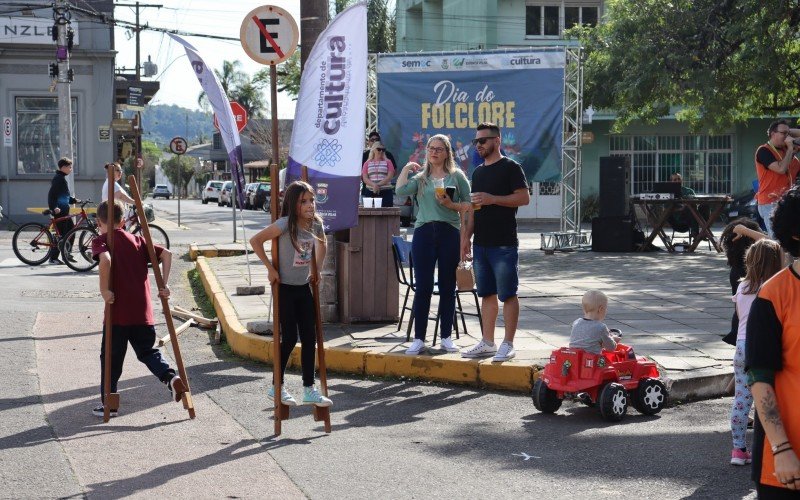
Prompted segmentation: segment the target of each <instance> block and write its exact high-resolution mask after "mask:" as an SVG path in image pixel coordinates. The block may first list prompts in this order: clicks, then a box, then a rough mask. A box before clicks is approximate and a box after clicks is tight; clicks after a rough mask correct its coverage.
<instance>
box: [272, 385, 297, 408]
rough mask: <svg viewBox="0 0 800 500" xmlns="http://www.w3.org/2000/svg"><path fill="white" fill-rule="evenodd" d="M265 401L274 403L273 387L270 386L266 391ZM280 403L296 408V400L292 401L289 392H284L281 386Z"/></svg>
mask: <svg viewBox="0 0 800 500" xmlns="http://www.w3.org/2000/svg"><path fill="white" fill-rule="evenodd" d="M267 399H269V400H270V401H272V402H275V386H274V385H270V386H269V390H268V391H267ZM281 403H283V404H285V405H286V406H297V400H296V399H294V396H292V395H291V394H290V393H289V391H287V390H286V387H283V386H281Z"/></svg>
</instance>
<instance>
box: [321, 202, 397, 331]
mask: <svg viewBox="0 0 800 500" xmlns="http://www.w3.org/2000/svg"><path fill="white" fill-rule="evenodd" d="M399 234H400V209H399V208H394V207H392V208H362V207H359V209H358V226H356V227H353V228H350V229H345V230H343V231H339V232H337V233H336V268H337V269H336V274H337V276H338V279H339V285H338V293H337V296H338V297H337V298H338V302H339V319H340V321H341V322H342V323H355V322H362V321H363V322H367V321H374V322H386V323H390V322H396V321H397V319H398V309H399V300H400V298H399V287H398V284H397V276H396V275H395V271H394V257H393V256H392V236H396V235H399Z"/></svg>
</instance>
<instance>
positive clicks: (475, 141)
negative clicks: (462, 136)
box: [472, 135, 498, 146]
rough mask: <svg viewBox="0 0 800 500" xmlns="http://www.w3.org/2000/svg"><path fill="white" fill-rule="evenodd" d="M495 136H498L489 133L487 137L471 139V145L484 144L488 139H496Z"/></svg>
mask: <svg viewBox="0 0 800 500" xmlns="http://www.w3.org/2000/svg"><path fill="white" fill-rule="evenodd" d="M497 137H498V136H496V135H490V136H489V137H481V138H480V139H472V145H473V146H477V145H478V144H480V145H481V146H483V145H484V144H486V141H488V140H489V139H496V138H497Z"/></svg>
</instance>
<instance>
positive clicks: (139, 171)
mask: <svg viewBox="0 0 800 500" xmlns="http://www.w3.org/2000/svg"><path fill="white" fill-rule="evenodd" d="M114 6H115V7H134V8H135V13H136V28H134V31H135V32H136V82H137V83H138V82H139V81H141V79H142V55H141V40H140V33H141V32H142V30H143V29H145V28H146V27H147V26H146V25H145V26H144V27H143V26H141V24H139V8H147V7H155V8H157V9H160V8H161V7H163V5H160V4H143V3H139V2H136V3H133V4H130V3H117V4H114ZM136 123H137V124H139V127H138V128H137V129H136V130H134V134H136V151H134V155H133V157H134V158H141V159H142V161H144V157H143V156H142V112H141V111H137V112H136ZM143 168H144V167H143ZM134 175H136V183H137V184H138V185H139V190H140V191H141V190H142V169H141V168H134Z"/></svg>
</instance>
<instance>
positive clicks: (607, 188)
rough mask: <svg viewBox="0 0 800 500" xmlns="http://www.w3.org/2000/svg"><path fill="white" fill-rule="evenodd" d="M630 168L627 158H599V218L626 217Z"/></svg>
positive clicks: (629, 187)
mask: <svg viewBox="0 0 800 500" xmlns="http://www.w3.org/2000/svg"><path fill="white" fill-rule="evenodd" d="M630 192H631V166H630V161H629V160H628V157H627V156H602V157H600V217H622V216H625V215H628V206H629V205H630V203H629V198H630Z"/></svg>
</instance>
